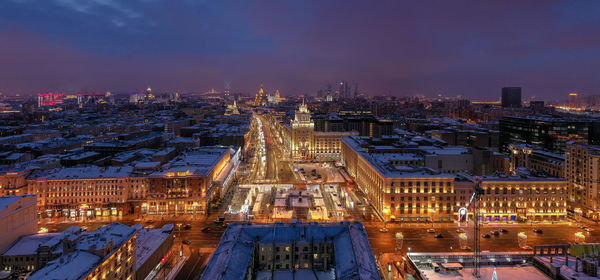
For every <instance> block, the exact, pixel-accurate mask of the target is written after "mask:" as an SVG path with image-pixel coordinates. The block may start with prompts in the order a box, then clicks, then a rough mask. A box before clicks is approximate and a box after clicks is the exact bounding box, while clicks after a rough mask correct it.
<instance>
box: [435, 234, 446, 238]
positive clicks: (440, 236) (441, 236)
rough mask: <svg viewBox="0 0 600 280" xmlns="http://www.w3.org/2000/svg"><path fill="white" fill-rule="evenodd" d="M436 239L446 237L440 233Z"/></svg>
mask: <svg viewBox="0 0 600 280" xmlns="http://www.w3.org/2000/svg"><path fill="white" fill-rule="evenodd" d="M434 237H435V238H444V236H443V235H442V234H441V233H439V234H436V235H435V236H434Z"/></svg>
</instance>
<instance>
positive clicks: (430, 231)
mask: <svg viewBox="0 0 600 280" xmlns="http://www.w3.org/2000/svg"><path fill="white" fill-rule="evenodd" d="M427 233H435V229H432V228H430V229H428V230H427Z"/></svg>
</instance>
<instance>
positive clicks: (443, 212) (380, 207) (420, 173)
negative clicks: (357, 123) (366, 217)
mask: <svg viewBox="0 0 600 280" xmlns="http://www.w3.org/2000/svg"><path fill="white" fill-rule="evenodd" d="M391 158H392V159H393V157H391ZM389 159H390V157H389V155H388V154H385V153H368V152H367V151H366V150H365V149H363V148H362V147H361V146H360V143H359V142H358V141H357V139H356V138H354V137H343V138H342V161H343V162H344V163H345V166H346V168H347V171H348V173H349V174H350V175H351V176H352V177H354V179H355V182H356V185H357V187H358V188H359V189H360V190H361V191H362V192H363V193H365V195H366V196H367V197H368V198H369V201H370V202H371V203H372V204H373V206H374V207H375V209H377V211H378V212H379V213H380V214H381V215H382V217H383V218H384V219H385V220H388V221H390V220H396V221H407V222H410V221H450V220H452V218H453V213H454V204H455V203H454V199H455V198H454V196H455V195H454V175H451V174H445V173H439V172H435V171H433V170H431V169H429V168H422V167H411V166H400V165H395V162H390V161H389Z"/></svg>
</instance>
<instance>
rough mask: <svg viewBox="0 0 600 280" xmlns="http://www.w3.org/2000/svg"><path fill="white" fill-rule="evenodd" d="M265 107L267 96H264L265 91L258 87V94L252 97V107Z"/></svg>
mask: <svg viewBox="0 0 600 280" xmlns="http://www.w3.org/2000/svg"><path fill="white" fill-rule="evenodd" d="M265 105H267V96H266V95H265V91H264V90H263V87H262V86H260V89H259V90H258V93H257V94H256V96H255V97H254V106H265Z"/></svg>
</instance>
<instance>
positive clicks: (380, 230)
mask: <svg viewBox="0 0 600 280" xmlns="http://www.w3.org/2000/svg"><path fill="white" fill-rule="evenodd" d="M379 232H388V229H387V228H380V229H379Z"/></svg>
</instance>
